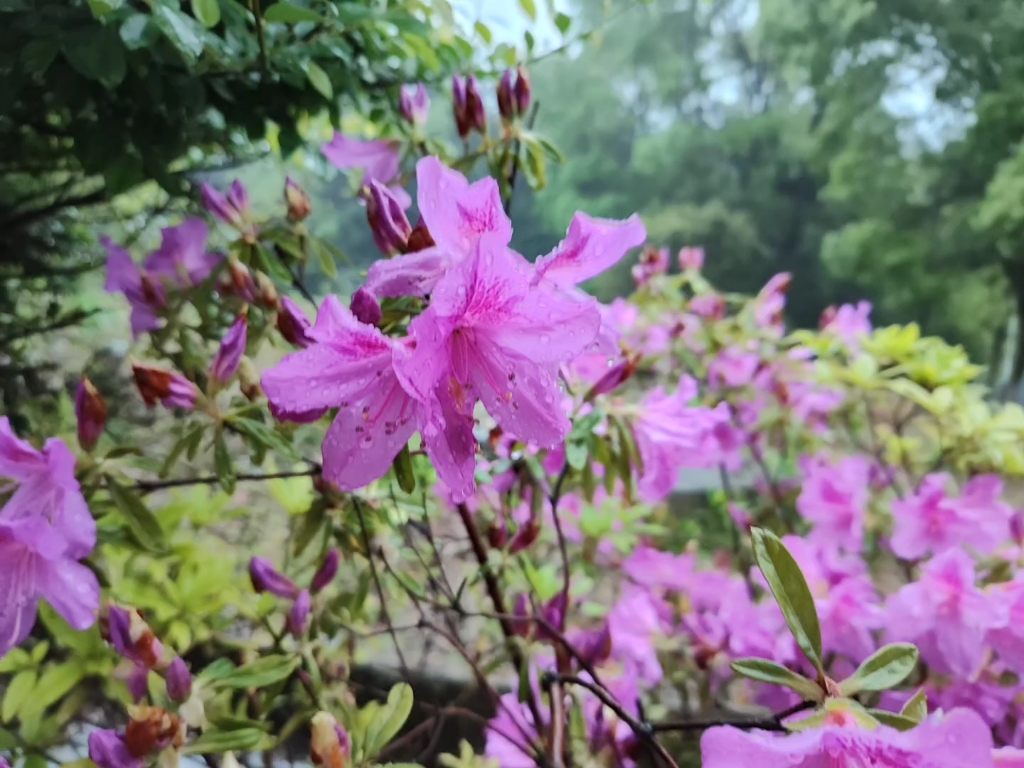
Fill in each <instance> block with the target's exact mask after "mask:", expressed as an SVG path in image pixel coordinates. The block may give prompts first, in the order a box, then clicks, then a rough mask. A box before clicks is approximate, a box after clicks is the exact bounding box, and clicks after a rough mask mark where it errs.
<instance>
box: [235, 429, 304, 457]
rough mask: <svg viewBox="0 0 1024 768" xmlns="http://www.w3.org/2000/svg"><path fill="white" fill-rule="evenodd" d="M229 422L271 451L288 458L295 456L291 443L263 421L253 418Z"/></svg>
mask: <svg viewBox="0 0 1024 768" xmlns="http://www.w3.org/2000/svg"><path fill="white" fill-rule="evenodd" d="M231 423H232V424H233V425H234V426H235V428H236V429H237V430H238V431H239V432H241V433H242V434H244V435H245V436H246V437H248V438H249V439H251V440H255V441H256V442H257V443H260V444H261V445H264V446H266V447H267V448H268V449H270V450H272V451H277V452H278V453H280V454H281V455H282V456H283V457H284V458H286V459H288V460H294V459H295V458H296V456H295V449H294V448H292V446H291V443H289V442H288V441H287V440H286V439H285V438H284V437H282V436H281V435H280V434H279V433H278V432H276V431H275V430H274V429H273V428H272V427H268V426H267V425H266V424H264V423H263V422H260V421H254V420H253V419H238V420H237V421H233V422H231Z"/></svg>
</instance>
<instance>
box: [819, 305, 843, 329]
mask: <svg viewBox="0 0 1024 768" xmlns="http://www.w3.org/2000/svg"><path fill="white" fill-rule="evenodd" d="M838 314H839V308H838V307H836V305H835V304H830V305H829V306H827V307H825V309H823V310H822V311H821V317H820V318H819V320H818V328H819V330H822V331H823V330H825V329H826V328H828V327H829V326H830V325H832V323H833V322H834V321H835V319H836V315H838Z"/></svg>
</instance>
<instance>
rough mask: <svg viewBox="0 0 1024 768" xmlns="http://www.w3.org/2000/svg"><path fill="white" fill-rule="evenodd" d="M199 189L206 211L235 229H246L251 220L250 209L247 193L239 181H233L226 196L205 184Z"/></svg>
mask: <svg viewBox="0 0 1024 768" xmlns="http://www.w3.org/2000/svg"><path fill="white" fill-rule="evenodd" d="M201 189H202V193H203V205H204V206H205V207H206V210H208V211H209V212H210V213H212V214H213V215H214V216H216V217H217V218H218V219H220V220H221V221H223V222H224V223H225V224H230V225H231V226H232V227H235V228H236V229H239V230H243V231H244V230H246V229H247V228H248V225H249V222H250V220H251V219H252V209H251V208H250V206H249V191H248V190H247V189H246V188H245V185H244V184H243V183H242V182H241V181H239V180H238V179H235V180H234V181H233V182H232V183H231V187H230V188H229V189H228V193H227V195H224V194H222V193H221V192H218V191H217V190H216V189H215V188H213V187H212V186H210V185H209V184H207V183H205V182H204V183H203V185H202V187H201Z"/></svg>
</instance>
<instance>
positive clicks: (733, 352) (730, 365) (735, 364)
mask: <svg viewBox="0 0 1024 768" xmlns="http://www.w3.org/2000/svg"><path fill="white" fill-rule="evenodd" d="M760 365H761V358H760V357H759V356H758V355H756V354H755V353H753V352H747V351H744V350H743V349H740V348H737V347H729V348H728V349H723V350H722V351H721V352H720V353H719V354H718V356H717V357H715V359H714V360H712V361H711V364H710V365H709V366H708V378H709V380H710V382H711V384H712V385H713V386H716V387H743V386H746V385H747V384H749V383H750V382H751V380H752V379H753V378H754V374H755V373H756V372H757V369H758V366H760Z"/></svg>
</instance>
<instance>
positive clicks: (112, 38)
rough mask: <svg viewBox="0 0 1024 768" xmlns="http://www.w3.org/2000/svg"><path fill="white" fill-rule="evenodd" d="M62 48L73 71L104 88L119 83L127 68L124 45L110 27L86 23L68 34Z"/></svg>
mask: <svg viewBox="0 0 1024 768" xmlns="http://www.w3.org/2000/svg"><path fill="white" fill-rule="evenodd" d="M61 50H62V51H63V52H64V58H65V59H67V61H68V63H69V64H70V65H71V66H72V67H73V68H74V69H75V71H76V72H78V73H79V74H80V75H82V76H83V77H85V78H88V79H89V80H97V81H99V82H100V83H102V84H103V85H105V86H106V87H107V88H111V89H113V88H116V87H117V86H118V85H120V84H121V81H122V80H124V76H125V75H126V74H127V72H128V61H127V59H125V55H124V45H122V43H121V39H120V38H119V37H118V35H117V32H116V31H115V30H114V29H113V28H112V27H87V28H85V29H82V30H80V31H77V32H74V33H72V34H69V35H68V36H67V37H66V38H65V40H64V42H63V44H62V46H61Z"/></svg>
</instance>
